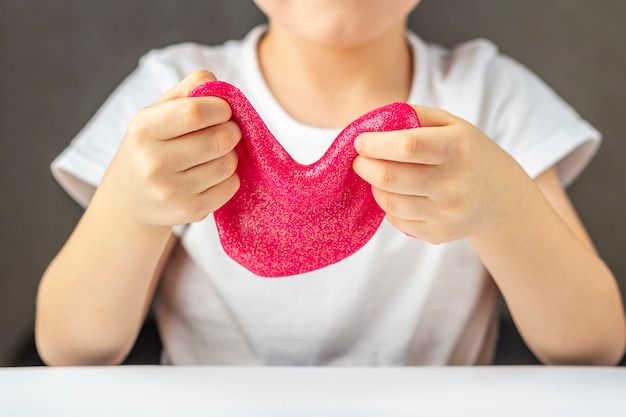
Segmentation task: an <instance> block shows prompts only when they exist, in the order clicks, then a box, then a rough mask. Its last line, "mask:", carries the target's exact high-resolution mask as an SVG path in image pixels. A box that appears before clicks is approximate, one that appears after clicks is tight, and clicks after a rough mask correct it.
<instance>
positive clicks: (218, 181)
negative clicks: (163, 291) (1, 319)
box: [36, 71, 241, 365]
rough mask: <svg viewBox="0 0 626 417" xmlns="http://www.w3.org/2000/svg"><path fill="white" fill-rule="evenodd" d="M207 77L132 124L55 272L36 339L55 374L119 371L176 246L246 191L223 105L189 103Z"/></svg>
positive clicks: (44, 286) (47, 283)
mask: <svg viewBox="0 0 626 417" xmlns="http://www.w3.org/2000/svg"><path fill="white" fill-rule="evenodd" d="M214 79H215V78H214V77H213V76H212V74H210V73H208V72H206V71H199V72H197V73H194V74H192V75H191V76H189V77H188V78H186V79H185V80H183V81H182V82H181V83H180V84H179V85H177V86H176V87H174V88H173V89H172V90H170V91H169V92H167V93H165V94H164V95H163V96H162V97H161V98H160V99H159V101H158V102H157V103H156V104H154V105H153V106H150V107H147V108H145V109H143V110H142V111H140V112H139V113H138V114H137V115H136V116H135V117H134V119H133V120H132V122H131V123H130V125H129V127H128V131H127V133H126V136H125V138H124V140H123V141H122V144H121V146H120V149H119V150H118V152H117V154H116V155H115V158H114V159H113V161H112V163H111V165H110V166H109V168H108V170H107V172H106V174H105V176H104V178H103V179H102V182H101V184H100V186H99V187H98V189H97V190H96V193H95V194H94V196H93V199H92V200H91V202H90V204H89V206H88V208H87V210H86V211H85V213H84V215H83V217H82V218H81V220H80V222H79V224H78V225H77V226H76V229H75V230H74V232H73V233H72V235H71V236H70V238H69V239H68V241H67V243H66V244H65V246H64V247H63V249H62V250H61V251H60V252H59V254H58V255H57V257H56V258H55V259H54V260H53V262H52V263H51V264H50V266H49V267H48V269H47V271H46V272H45V274H44V276H43V279H42V282H41V284H40V288H39V294H38V299H37V316H36V338H37V347H38V349H39V352H40V354H41V356H42V358H43V359H44V361H46V362H47V363H48V364H53V365H72V364H77V365H78V364H116V363H120V362H121V361H122V360H123V359H124V357H125V356H126V354H127V353H128V351H129V350H130V348H131V347H132V345H133V343H134V340H135V338H136V335H137V332H138V330H139V328H140V326H141V323H142V321H143V319H144V317H145V314H146V311H147V308H148V306H149V303H150V300H151V298H152V295H153V292H154V289H155V287H156V283H157V281H158V277H159V276H160V272H161V270H162V269H163V265H164V263H165V261H166V259H167V257H168V256H169V254H170V252H171V249H172V248H173V246H174V244H175V242H176V239H175V238H174V237H173V234H172V226H173V225H176V224H185V223H190V222H193V221H198V220H200V219H203V218H204V217H206V216H207V215H208V214H209V213H211V212H213V211H214V210H216V209H217V208H219V207H220V206H221V205H223V204H224V203H225V202H226V201H228V199H230V198H231V197H232V196H233V195H234V193H235V192H236V190H237V189H238V187H239V179H238V177H237V175H236V173H235V168H236V166H237V154H236V152H235V151H234V147H235V145H236V144H237V142H238V141H239V139H240V137H241V132H240V131H239V128H238V127H237V125H236V124H235V123H234V122H232V121H229V120H230V116H231V111H230V107H229V106H228V104H227V103H226V102H225V101H223V100H221V99H218V98H213V97H206V98H187V95H188V94H189V92H190V91H191V90H192V89H193V88H194V87H196V86H197V85H199V84H201V83H203V82H207V81H211V80H214Z"/></svg>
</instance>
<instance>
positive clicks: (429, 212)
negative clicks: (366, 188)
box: [372, 187, 438, 221]
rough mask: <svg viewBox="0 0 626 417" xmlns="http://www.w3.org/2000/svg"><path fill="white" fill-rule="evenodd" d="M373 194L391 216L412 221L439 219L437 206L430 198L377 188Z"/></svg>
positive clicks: (380, 205) (379, 204)
mask: <svg viewBox="0 0 626 417" xmlns="http://www.w3.org/2000/svg"><path fill="white" fill-rule="evenodd" d="M372 194H373V196H374V200H376V203H377V204H378V206H379V207H380V208H381V209H383V211H384V212H385V213H386V214H387V215H389V216H393V217H396V218H398V219H403V220H410V221H433V220H435V219H436V217H437V213H438V209H437V206H436V204H435V203H434V202H433V201H432V200H431V199H429V198H428V197H422V196H413V195H404V194H396V193H391V192H389V191H385V190H381V189H379V188H376V187H372Z"/></svg>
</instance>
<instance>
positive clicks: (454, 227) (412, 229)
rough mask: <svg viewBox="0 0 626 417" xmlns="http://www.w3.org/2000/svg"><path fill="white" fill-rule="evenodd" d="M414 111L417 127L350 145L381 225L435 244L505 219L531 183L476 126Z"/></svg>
mask: <svg viewBox="0 0 626 417" xmlns="http://www.w3.org/2000/svg"><path fill="white" fill-rule="evenodd" d="M414 107H415V109H416V112H417V115H418V117H419V118H420V121H421V123H422V126H423V127H421V128H417V129H409V130H401V131H392V132H368V133H363V134H361V135H360V136H359V137H358V138H357V140H356V141H355V148H356V150H357V152H358V153H359V156H357V157H356V159H355V160H354V163H353V167H354V170H355V172H356V173H357V174H358V175H359V176H361V177H362V178H363V179H364V180H365V181H367V182H369V183H370V184H371V185H372V191H373V194H374V198H375V199H376V202H377V203H378V204H379V206H380V207H381V208H382V209H383V210H384V211H385V212H386V214H387V219H388V221H389V222H390V223H391V224H392V225H394V226H395V227H396V228H398V229H399V230H401V231H402V232H404V233H406V234H408V235H411V236H414V237H416V238H419V239H422V240H426V241H428V242H431V243H435V244H438V243H443V242H448V241H452V240H456V239H460V238H464V237H470V236H475V235H479V234H482V233H485V232H488V231H490V230H491V229H492V228H493V227H494V226H495V225H497V224H498V223H499V222H501V221H505V219H506V217H507V213H510V212H511V210H515V206H516V205H519V204H520V199H521V198H523V195H524V190H527V189H528V187H527V185H529V184H532V180H531V179H530V177H528V175H526V173H525V172H524V171H523V170H522V168H521V167H520V166H519V165H518V164H517V162H516V161H515V160H514V159H513V158H512V157H511V156H510V155H509V154H508V153H506V152H505V151H504V150H503V149H502V148H500V147H499V146H498V145H497V144H496V143H495V142H493V141H492V140H491V139H490V138H488V137H487V136H486V135H485V134H484V133H483V132H482V131H481V130H480V129H478V128H477V127H475V126H473V125H472V124H470V123H468V122H467V121H465V120H463V119H461V118H458V117H456V116H453V115H451V114H449V113H447V112H445V111H444V110H440V109H435V108H429V107H422V106H414ZM520 193H521V195H520ZM516 195H517V197H516ZM518 208H519V207H518Z"/></svg>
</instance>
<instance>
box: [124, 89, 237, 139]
mask: <svg viewBox="0 0 626 417" xmlns="http://www.w3.org/2000/svg"><path fill="white" fill-rule="evenodd" d="M231 115H232V111H231V108H230V105H229V104H228V103H227V102H226V101H225V100H223V99H221V98H218V97H194V98H187V97H185V98H178V99H173V100H169V101H164V102H162V103H159V104H156V105H154V106H150V107H147V108H145V109H143V110H141V111H140V112H139V113H137V115H136V116H135V118H134V119H133V121H132V123H131V127H130V129H131V134H133V135H136V136H139V137H145V138H149V139H153V140H169V139H172V138H176V137H179V136H182V135H185V134H187V133H190V132H194V131H197V130H200V129H204V128H207V127H209V126H214V125H218V124H221V123H225V122H227V121H228V120H230V118H231Z"/></svg>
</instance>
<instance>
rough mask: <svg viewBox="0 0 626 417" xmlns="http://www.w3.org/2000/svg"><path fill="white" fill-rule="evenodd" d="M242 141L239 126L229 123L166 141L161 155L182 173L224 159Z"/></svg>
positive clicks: (172, 167) (232, 122)
mask: <svg viewBox="0 0 626 417" xmlns="http://www.w3.org/2000/svg"><path fill="white" fill-rule="evenodd" d="M240 139H241V130H240V129H239V126H238V125H237V123H235V122H234V121H228V122H226V123H221V124H219V125H215V126H210V127H207V128H205V129H202V130H197V131H195V132H191V133H188V134H186V135H183V136H179V137H177V138H175V139H172V140H168V141H164V142H163V147H164V148H163V149H162V151H161V155H162V157H163V158H165V159H167V162H168V165H169V166H170V167H171V169H173V170H174V171H179V172H182V171H186V170H188V169H190V168H192V167H194V166H197V165H201V164H204V163H206V162H209V161H212V160H215V159H218V158H220V157H223V156H224V155H226V154H228V153H229V152H231V151H232V150H233V149H234V148H235V146H237V143H239V140H240Z"/></svg>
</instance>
